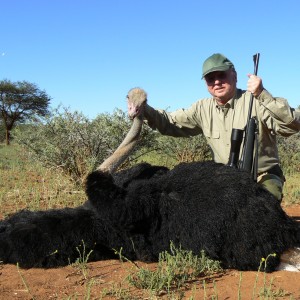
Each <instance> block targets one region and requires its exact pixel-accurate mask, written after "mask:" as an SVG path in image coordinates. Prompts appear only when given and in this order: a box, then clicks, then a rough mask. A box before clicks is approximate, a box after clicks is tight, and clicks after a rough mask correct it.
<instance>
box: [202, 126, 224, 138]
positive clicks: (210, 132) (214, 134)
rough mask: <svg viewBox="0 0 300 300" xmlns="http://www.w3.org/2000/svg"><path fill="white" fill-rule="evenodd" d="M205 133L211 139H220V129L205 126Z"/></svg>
mask: <svg viewBox="0 0 300 300" xmlns="http://www.w3.org/2000/svg"><path fill="white" fill-rule="evenodd" d="M203 134H204V136H205V137H206V138H209V139H219V138H220V131H219V130H212V129H210V128H207V127H203Z"/></svg>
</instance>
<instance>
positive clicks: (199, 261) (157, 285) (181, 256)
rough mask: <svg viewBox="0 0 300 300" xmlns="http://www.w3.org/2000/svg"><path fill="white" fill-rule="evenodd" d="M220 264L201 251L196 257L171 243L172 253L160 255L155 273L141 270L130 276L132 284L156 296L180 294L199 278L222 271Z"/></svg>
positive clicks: (165, 252) (129, 279)
mask: <svg viewBox="0 0 300 300" xmlns="http://www.w3.org/2000/svg"><path fill="white" fill-rule="evenodd" d="M221 270H222V268H221V267H220V262H218V261H213V260H211V259H209V258H207V256H206V255H205V253H204V251H201V253H200V255H199V256H197V255H194V254H193V253H192V251H187V250H183V249H182V248H181V246H180V247H179V248H176V247H175V245H174V244H173V243H172V242H171V244H170V253H169V252H167V251H164V252H162V253H160V255H159V261H158V265H157V268H156V269H155V270H154V271H151V270H149V269H145V268H139V270H138V272H136V273H135V274H131V275H129V276H128V278H127V279H128V281H129V283H130V284H132V285H133V286H135V287H136V288H140V289H148V290H150V291H153V292H154V293H155V294H159V295H162V294H164V293H167V294H170V293H172V292H174V291H176V292H177V293H179V292H180V291H181V289H182V287H184V285H185V284H186V283H188V282H190V281H192V280H195V279H196V278H197V277H198V276H201V275H203V276H205V275H211V274H213V273H216V272H218V271H221Z"/></svg>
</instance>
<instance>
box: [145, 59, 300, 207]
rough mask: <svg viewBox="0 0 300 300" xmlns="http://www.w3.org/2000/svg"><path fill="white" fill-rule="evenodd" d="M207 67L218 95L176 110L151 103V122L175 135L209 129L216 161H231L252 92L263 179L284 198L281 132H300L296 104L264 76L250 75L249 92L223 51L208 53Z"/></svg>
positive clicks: (148, 113) (209, 82)
mask: <svg viewBox="0 0 300 300" xmlns="http://www.w3.org/2000/svg"><path fill="white" fill-rule="evenodd" d="M202 71H203V73H202V78H204V79H205V82H206V85H207V89H208V91H209V93H210V94H211V95H212V97H211V98H204V99H200V100H199V101H197V102H196V103H194V104H192V105H191V107H189V108H188V109H179V110H177V111H174V112H172V113H168V112H166V111H163V110H155V109H154V108H152V107H151V106H149V105H148V104H147V105H146V107H145V112H144V114H145V118H146V120H147V123H148V125H149V126H150V127H151V128H153V129H156V130H158V131H159V132H160V133H162V134H164V135H170V136H175V137H189V136H195V135H197V134H203V135H204V136H205V138H206V140H207V142H208V144H209V145H210V147H211V149H212V152H213V158H214V161H216V162H218V163H223V164H227V163H228V159H229V153H230V146H231V145H230V143H231V131H232V129H233V128H237V129H244V128H245V126H246V123H247V119H248V109H249V103H250V95H251V93H252V94H253V96H254V98H253V106H252V113H251V114H252V116H256V118H257V120H258V130H259V134H258V178H257V181H258V182H259V183H260V184H262V185H263V186H264V187H265V188H266V189H267V190H269V191H270V192H271V193H272V194H273V195H275V197H276V198H277V199H278V200H280V201H281V200H282V189H283V183H284V176H283V174H282V171H281V168H280V166H279V157H278V149H277V143H276V134H280V135H283V136H289V135H292V134H294V133H297V132H298V131H299V130H300V113H299V111H295V110H294V109H292V108H290V106H289V104H288V102H287V101H286V100H285V99H283V98H274V97H273V96H272V95H271V94H270V93H269V92H268V91H267V90H266V89H265V88H264V87H263V84H262V80H261V78H259V77H258V76H255V75H252V74H249V75H248V77H249V80H248V84H247V91H244V90H241V89H238V88H237V86H236V84H237V73H236V71H235V68H234V65H233V63H232V62H231V61H230V60H229V59H228V58H226V57H225V56H224V55H222V54H219V53H217V54H213V55H212V56H210V57H209V58H207V59H206V60H205V61H204V63H203V70H202Z"/></svg>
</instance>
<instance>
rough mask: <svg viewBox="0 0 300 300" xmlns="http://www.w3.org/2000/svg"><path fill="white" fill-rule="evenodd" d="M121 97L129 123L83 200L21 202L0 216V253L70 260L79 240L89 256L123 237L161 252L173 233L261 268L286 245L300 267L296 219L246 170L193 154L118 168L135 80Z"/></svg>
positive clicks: (130, 254)
mask: <svg viewBox="0 0 300 300" xmlns="http://www.w3.org/2000/svg"><path fill="white" fill-rule="evenodd" d="M127 97H128V107H129V114H130V116H131V117H132V118H134V120H133V126H132V128H131V130H130V132H129V134H128V135H127V137H126V138H125V140H124V141H123V142H122V144H121V145H120V146H119V148H118V149H117V150H116V152H115V153H114V154H113V155H112V156H111V157H110V158H108V159H107V160H106V161H105V162H103V164H102V165H101V166H100V167H99V168H98V169H97V170H96V171H95V172H92V173H91V174H90V175H89V176H88V178H87V181H86V193H87V196H88V200H87V201H86V203H85V204H83V205H82V206H79V207H77V208H64V209H56V210H48V211H38V212H30V211H27V210H25V211H21V212H18V213H16V214H14V215H12V216H10V217H8V218H6V219H5V220H3V221H1V222H0V261H3V262H4V263H17V262H18V263H19V264H20V266H22V267H27V268H28V267H34V266H35V267H56V266H61V265H66V264H68V263H69V262H72V261H74V260H75V259H76V258H77V257H78V251H77V250H76V248H78V246H79V245H81V244H82V243H84V246H85V249H86V253H88V252H89V251H90V250H93V252H92V253H91V255H90V259H92V260H101V259H107V258H112V257H114V252H113V250H112V249H117V250H119V249H120V248H121V247H122V249H123V250H122V254H123V255H124V256H125V257H127V258H128V259H130V260H143V261H157V259H158V256H159V253H160V252H162V251H164V250H168V249H169V246H170V241H172V242H173V243H174V244H175V245H181V247H182V248H183V249H187V250H192V251H193V253H195V254H198V253H200V251H201V250H205V252H206V254H207V255H208V256H209V257H210V258H212V259H216V260H220V261H221V262H222V264H223V266H224V267H226V268H235V269H239V270H257V269H258V267H259V265H260V261H261V259H262V258H266V257H267V256H268V255H269V254H276V256H271V257H270V258H269V259H268V262H267V268H266V271H273V270H275V269H276V268H277V267H278V265H279V263H280V256H281V255H282V254H284V255H285V257H288V259H289V263H293V265H294V266H296V267H297V266H298V268H299V265H300V261H299V260H300V259H299V256H298V257H297V255H299V253H298V254H297V250H295V249H296V247H299V246H300V226H299V224H298V223H297V222H296V221H294V220H293V219H292V218H290V217H289V216H287V215H286V214H285V212H284V211H283V210H282V208H281V206H280V204H279V202H278V201H277V200H276V199H275V198H273V196H272V195H271V194H269V193H268V192H267V191H265V190H264V189H263V188H261V187H260V186H259V185H258V184H256V183H254V182H253V180H252V179H251V176H250V175H249V174H248V173H246V172H245V171H240V170H236V169H233V168H230V167H228V166H224V165H221V164H216V163H214V162H195V163H182V164H179V165H178V166H177V167H175V168H174V169H172V170H168V169H167V168H165V167H159V166H151V165H149V164H145V163H142V164H139V165H136V166H134V167H132V168H130V169H127V170H124V171H121V172H117V173H114V172H115V170H117V168H118V166H119V165H120V164H121V163H122V161H123V160H124V159H126V157H127V156H128V155H129V153H130V151H131V150H132V149H133V148H134V146H135V143H136V141H137V140H138V137H139V134H140V131H141V128H142V123H143V117H142V116H143V114H142V111H143V107H144V104H145V103H146V101H147V95H146V93H145V92H144V91H143V90H141V89H138V88H136V89H132V90H130V91H129V93H128V96H127ZM291 249H292V250H291ZM286 251H288V252H286ZM286 253H288V254H286ZM291 254H293V255H291Z"/></svg>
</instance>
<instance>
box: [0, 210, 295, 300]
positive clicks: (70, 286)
mask: <svg viewBox="0 0 300 300" xmlns="http://www.w3.org/2000/svg"><path fill="white" fill-rule="evenodd" d="M285 210H286V212H287V213H288V214H289V215H291V216H293V217H294V218H295V219H297V220H298V221H300V205H296V206H290V207H286V208H285ZM137 264H138V265H140V266H143V267H145V266H149V267H150V268H151V267H155V264H150V265H147V264H145V263H140V262H137ZM133 268H135V267H134V266H133V264H132V263H130V262H123V263H122V262H119V261H118V260H107V261H99V262H93V263H88V269H87V270H86V273H85V276H84V275H83V272H82V270H80V269H78V268H75V267H74V266H67V267H64V268H57V269H28V270H25V269H19V268H18V267H17V266H16V265H1V264H0V299H1V300H2V299H3V300H4V299H5V300H10V299H25V300H26V299H167V297H166V295H163V294H162V295H158V296H157V295H156V296H150V295H149V294H148V293H147V292H146V291H143V290H137V289H134V288H132V287H129V286H128V284H127V281H126V280H125V278H126V276H127V275H128V274H129V272H130V271H131V270H133ZM85 277H86V278H85ZM263 287H265V288H267V289H270V291H271V292H269V293H268V294H269V296H270V295H271V294H272V296H273V298H271V297H269V298H267V297H265V298H264V297H263V296H261V297H259V296H258V294H259V292H260V291H261V289H262V288H263ZM253 294H254V295H256V296H255V298H253ZM176 297H177V298H176ZM176 297H175V296H174V297H173V298H172V299H180V298H179V296H176ZM183 299H193V300H195V299H218V300H225V299H246V300H248V299H300V272H290V271H277V272H273V273H271V274H265V273H259V272H242V273H240V272H239V271H236V270H225V271H224V273H221V274H220V273H218V274H217V275H215V276H212V277H209V278H199V279H198V280H196V281H195V282H191V283H189V284H188V285H187V287H186V290H185V291H184V298H183Z"/></svg>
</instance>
